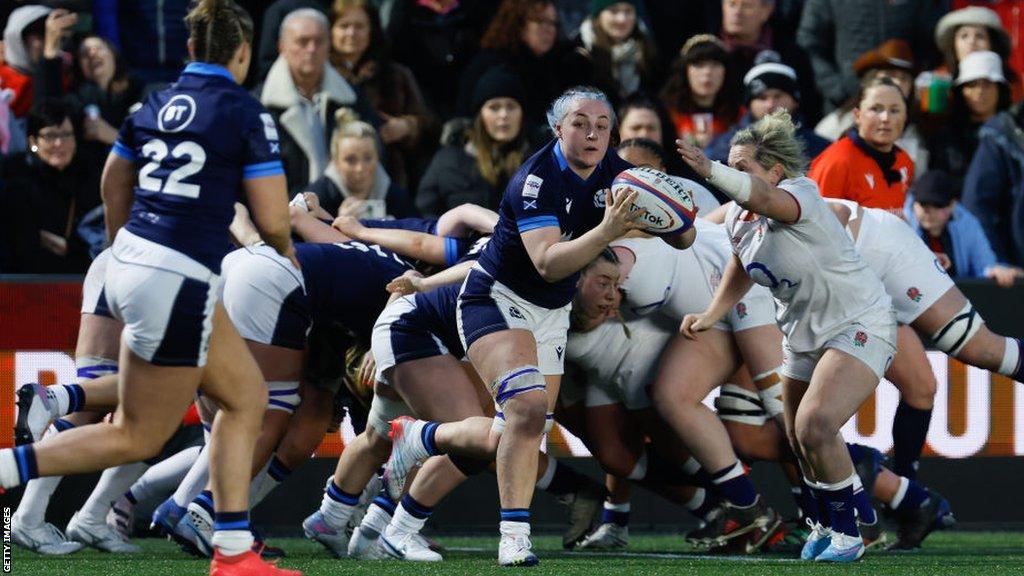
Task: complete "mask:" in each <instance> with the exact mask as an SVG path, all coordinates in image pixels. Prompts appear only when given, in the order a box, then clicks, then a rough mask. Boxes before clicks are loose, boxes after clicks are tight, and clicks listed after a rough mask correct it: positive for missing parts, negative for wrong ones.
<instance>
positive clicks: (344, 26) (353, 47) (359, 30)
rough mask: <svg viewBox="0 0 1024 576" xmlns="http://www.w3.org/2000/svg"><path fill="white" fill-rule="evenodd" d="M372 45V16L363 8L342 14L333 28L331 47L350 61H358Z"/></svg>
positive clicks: (354, 8) (356, 8)
mask: <svg viewBox="0 0 1024 576" xmlns="http://www.w3.org/2000/svg"><path fill="white" fill-rule="evenodd" d="M369 45H370V16H369V15H368V14H367V13H366V11H365V10H363V8H362V7H358V6H357V7H353V8H349V9H348V10H345V11H344V12H342V13H341V16H339V17H338V19H337V20H335V21H334V25H333V26H331V46H332V47H333V48H334V50H335V51H336V52H337V53H338V54H340V55H341V56H342V57H343V58H345V59H346V60H348V61H352V62H354V61H356V60H358V59H359V57H360V56H362V55H363V52H366V48H367V47H369Z"/></svg>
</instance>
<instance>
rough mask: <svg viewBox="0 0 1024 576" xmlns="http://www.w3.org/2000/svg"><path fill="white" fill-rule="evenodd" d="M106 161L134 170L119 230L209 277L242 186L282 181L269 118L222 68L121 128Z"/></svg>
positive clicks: (203, 68)
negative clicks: (201, 268) (117, 160)
mask: <svg viewBox="0 0 1024 576" xmlns="http://www.w3.org/2000/svg"><path fill="white" fill-rule="evenodd" d="M113 153H114V154H117V155H118V156H121V157H122V158H126V159H128V160H131V161H133V162H135V164H136V166H138V169H139V173H138V183H137V184H136V186H135V201H134V204H133V205H132V211H131V216H130V218H129V219H128V223H127V225H126V228H127V229H128V230H129V231H131V232H132V233H133V234H136V235H138V236H141V237H143V238H146V239H148V240H152V241H153V242H156V243H158V244H161V245H163V246H166V247H168V248H172V249H174V250H176V251H178V252H181V253H182V254H184V255H186V256H188V257H190V258H192V259H193V260H196V261H198V262H200V263H201V264H203V265H205V266H206V267H207V268H209V269H210V270H211V271H213V272H214V273H217V274H219V273H220V261H221V259H222V258H224V255H225V254H227V253H228V252H230V251H231V249H232V247H231V243H230V239H229V236H228V226H229V225H230V224H231V219H232V218H233V217H234V215H235V210H234V203H235V201H236V200H238V199H239V198H240V196H241V193H242V183H243V181H244V180H248V179H253V178H263V177H267V176H274V175H277V174H284V167H283V165H282V164H281V158H280V144H279V142H278V134H277V127H276V126H275V124H274V120H273V118H271V116H270V114H269V113H268V112H267V111H266V109H264V108H263V105H261V104H260V103H259V102H258V101H257V100H256V99H254V98H253V97H252V96H251V95H249V93H248V92H246V91H245V90H244V89H243V88H242V87H241V86H239V85H238V84H236V83H235V81H234V78H232V76H231V73H230V72H228V70H227V69H226V68H224V67H223V66H218V65H216V64H208V63H203V62H193V63H191V64H189V65H188V66H186V67H185V70H184V72H182V74H181V77H180V78H179V79H178V81H177V82H175V83H174V84H172V85H170V86H169V87H167V88H165V89H164V90H160V91H158V92H155V93H153V94H151V95H150V96H149V98H148V99H147V100H146V103H145V104H144V105H143V106H142V108H140V109H139V110H138V111H137V112H135V114H133V115H131V116H129V117H128V118H127V119H126V120H125V122H124V125H123V126H122V127H121V131H120V133H119V134H118V137H117V141H116V142H114V147H113ZM282 200H285V198H283V197H282Z"/></svg>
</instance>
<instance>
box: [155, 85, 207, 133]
mask: <svg viewBox="0 0 1024 576" xmlns="http://www.w3.org/2000/svg"><path fill="white" fill-rule="evenodd" d="M196 108H197V107H196V101H195V100H193V99H192V97H191V96H189V95H187V94H178V95H177V96H175V97H174V98H171V99H170V100H168V101H167V104H164V105H163V107H162V108H160V112H158V113H157V116H156V125H157V127H158V128H160V131H161V132H181V131H182V130H184V129H185V128H186V127H187V126H188V125H189V124H191V123H192V119H193V118H195V117H196Z"/></svg>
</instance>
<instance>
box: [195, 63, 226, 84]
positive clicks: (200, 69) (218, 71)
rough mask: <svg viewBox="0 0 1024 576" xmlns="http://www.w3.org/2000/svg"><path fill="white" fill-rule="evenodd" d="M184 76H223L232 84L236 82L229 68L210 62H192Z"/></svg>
mask: <svg viewBox="0 0 1024 576" xmlns="http://www.w3.org/2000/svg"><path fill="white" fill-rule="evenodd" d="M182 74H198V75H200V76H221V77H223V78H227V79H228V80H231V81H232V82H234V81H235V77H234V76H232V75H231V72H229V71H228V69H227V68H225V67H223V66H221V65H220V64H210V63H209V62H190V63H189V65H188V66H185V70H184V71H182Z"/></svg>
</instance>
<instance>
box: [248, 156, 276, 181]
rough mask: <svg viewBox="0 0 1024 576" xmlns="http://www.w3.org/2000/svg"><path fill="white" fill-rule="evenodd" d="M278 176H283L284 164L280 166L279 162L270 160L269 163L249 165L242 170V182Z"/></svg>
mask: <svg viewBox="0 0 1024 576" xmlns="http://www.w3.org/2000/svg"><path fill="white" fill-rule="evenodd" d="M278 174H284V164H281V161H280V160H271V161H270V162H260V163H259V164H250V165H248V166H246V167H245V168H243V169H242V179H243V180H251V179H253V178H265V177H267V176H277V175H278Z"/></svg>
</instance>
